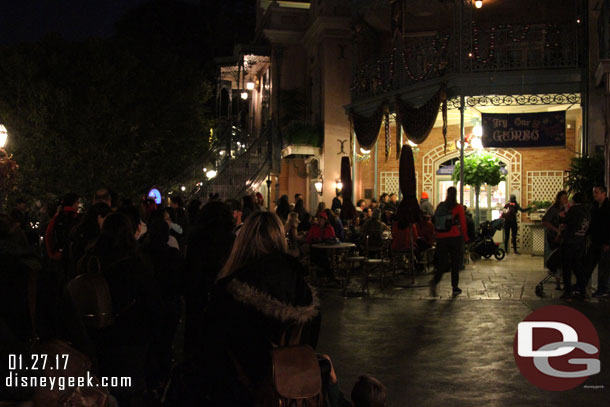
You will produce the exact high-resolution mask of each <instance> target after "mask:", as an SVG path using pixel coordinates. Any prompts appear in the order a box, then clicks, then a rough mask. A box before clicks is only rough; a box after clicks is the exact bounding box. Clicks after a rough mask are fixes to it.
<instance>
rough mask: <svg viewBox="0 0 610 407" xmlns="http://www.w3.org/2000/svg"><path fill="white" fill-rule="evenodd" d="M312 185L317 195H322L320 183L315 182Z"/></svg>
mask: <svg viewBox="0 0 610 407" xmlns="http://www.w3.org/2000/svg"><path fill="white" fill-rule="evenodd" d="M313 185H314V187H316V191H318V194H320V195H322V181H316V182H315V184H313Z"/></svg>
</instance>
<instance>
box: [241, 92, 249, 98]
mask: <svg viewBox="0 0 610 407" xmlns="http://www.w3.org/2000/svg"><path fill="white" fill-rule="evenodd" d="M241 98H242V99H243V100H248V92H246V91H244V92H242V93H241Z"/></svg>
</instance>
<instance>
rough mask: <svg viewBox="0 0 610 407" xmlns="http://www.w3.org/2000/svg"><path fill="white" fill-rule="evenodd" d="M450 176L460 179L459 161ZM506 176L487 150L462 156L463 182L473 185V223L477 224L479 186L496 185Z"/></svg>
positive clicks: (478, 216) (455, 179) (498, 161)
mask: <svg viewBox="0 0 610 407" xmlns="http://www.w3.org/2000/svg"><path fill="white" fill-rule="evenodd" d="M452 178H453V180H454V181H456V182H457V181H459V180H460V163H459V161H458V162H457V164H456V165H455V168H454V170H453V175H452ZM505 179H506V176H505V175H504V174H503V173H502V165H501V164H500V160H498V159H497V158H496V157H494V156H493V154H491V153H489V152H487V151H482V150H481V151H478V152H476V153H474V154H470V155H468V156H466V157H464V184H465V185H470V186H473V187H474V194H475V205H476V206H475V208H476V209H475V225H478V224H479V220H480V213H479V194H480V192H481V186H482V185H484V184H487V185H489V186H496V185H498V184H499V183H500V182H501V181H504V180H505Z"/></svg>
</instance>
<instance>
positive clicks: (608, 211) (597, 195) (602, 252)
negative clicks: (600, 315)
mask: <svg viewBox="0 0 610 407" xmlns="http://www.w3.org/2000/svg"><path fill="white" fill-rule="evenodd" d="M593 200H594V201H595V202H593V207H592V208H591V228H590V229H589V232H590V238H591V247H590V248H589V250H588V251H587V263H586V264H587V273H588V274H587V282H588V281H589V278H590V277H591V274H592V273H593V270H594V269H595V266H597V291H595V292H594V293H593V296H594V297H607V296H608V277H610V202H608V194H607V190H606V187H605V186H603V185H598V186H596V187H595V188H593Z"/></svg>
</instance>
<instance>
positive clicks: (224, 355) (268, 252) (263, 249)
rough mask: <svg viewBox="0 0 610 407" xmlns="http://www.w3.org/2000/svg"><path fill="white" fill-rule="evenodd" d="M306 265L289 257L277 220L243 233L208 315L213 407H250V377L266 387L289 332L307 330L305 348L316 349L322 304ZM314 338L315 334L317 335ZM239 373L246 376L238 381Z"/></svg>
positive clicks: (259, 215) (261, 221)
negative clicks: (273, 358)
mask: <svg viewBox="0 0 610 407" xmlns="http://www.w3.org/2000/svg"><path fill="white" fill-rule="evenodd" d="M304 274H305V270H304V268H303V266H302V265H301V264H300V263H299V262H298V260H296V259H295V258H293V257H292V256H290V255H289V254H288V246H287V244H286V238H285V233H284V227H283V226H282V223H281V222H280V219H279V218H278V216H277V215H275V214H273V213H269V212H256V213H253V214H252V215H250V217H248V219H247V220H246V222H245V223H244V226H243V227H242V229H241V231H240V233H239V235H238V236H237V239H236V240H235V243H234V245H233V249H232V250H231V255H230V256H229V259H228V260H227V262H226V264H225V265H224V267H223V268H222V270H221V272H220V274H219V276H218V281H217V286H216V290H215V294H214V296H213V298H212V301H211V302H210V305H209V307H208V309H207V311H206V318H205V322H206V327H205V328H206V329H205V332H206V333H207V334H208V335H207V336H206V341H204V343H203V344H202V346H203V347H204V351H206V352H207V355H206V358H205V360H204V361H203V362H204V366H205V369H206V371H207V372H208V377H207V378H206V382H207V383H208V384H209V385H210V386H209V388H207V389H206V391H207V397H208V399H209V400H213V401H214V402H213V403H212V405H249V404H251V402H252V398H253V395H252V394H250V393H249V392H248V391H247V390H246V389H245V388H244V386H243V380H241V379H243V376H245V377H246V378H247V381H249V382H250V383H251V384H252V387H253V388H255V389H256V388H259V387H260V385H261V384H262V380H264V378H266V377H269V374H270V373H271V359H270V351H271V350H272V349H273V347H274V346H277V345H279V344H280V342H281V338H282V335H284V333H285V332H286V331H287V330H288V328H291V327H294V326H299V325H300V326H303V334H302V336H301V343H307V344H310V345H312V346H314V345H315V342H316V339H317V335H316V334H313V335H312V333H311V332H312V328H313V327H314V324H313V322H314V321H316V322H319V321H318V320H317V319H316V316H317V314H318V304H319V301H318V299H317V297H316V295H315V292H314V291H313V290H312V288H311V287H310V286H309V285H308V284H307V283H306V282H305V280H304ZM313 332H315V329H314V331H313ZM236 372H240V374H237V373H236Z"/></svg>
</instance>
